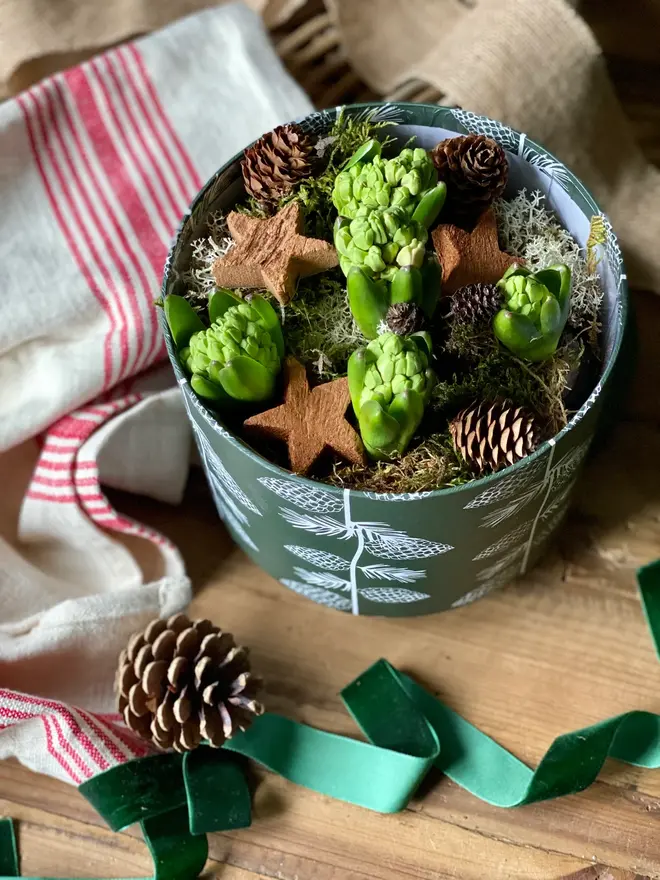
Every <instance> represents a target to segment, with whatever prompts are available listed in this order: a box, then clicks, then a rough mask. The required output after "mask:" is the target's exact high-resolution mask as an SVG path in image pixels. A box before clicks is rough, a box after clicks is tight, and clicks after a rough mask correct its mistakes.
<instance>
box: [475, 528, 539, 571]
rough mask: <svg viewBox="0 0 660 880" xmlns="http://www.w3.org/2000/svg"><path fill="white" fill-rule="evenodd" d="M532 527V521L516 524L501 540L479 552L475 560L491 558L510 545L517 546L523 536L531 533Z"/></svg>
mask: <svg viewBox="0 0 660 880" xmlns="http://www.w3.org/2000/svg"><path fill="white" fill-rule="evenodd" d="M530 527H531V522H524V523H521V525H519V526H516V528H515V529H513V530H512V531H510V532H507V534H506V535H503V536H502V537H501V538H499V540H497V541H495V543H494V544H491V545H490V546H489V547H485V548H484V549H483V550H482V551H481V552H480V553H477V555H476V556H475V557H474V561H475V562H477V561H478V560H479V559H490V557H491V556H497V555H498V554H499V553H502V552H503V551H504V550H508V549H509V547H513V546H515V545H516V544H517V543H518V542H519V541H520V540H521V539H522V538H523V537H525V536H527V535H528V534H529V530H530Z"/></svg>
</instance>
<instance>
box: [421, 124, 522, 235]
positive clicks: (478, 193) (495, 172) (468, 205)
mask: <svg viewBox="0 0 660 880" xmlns="http://www.w3.org/2000/svg"><path fill="white" fill-rule="evenodd" d="M431 158H432V159H433V164H434V165H435V167H436V168H437V170H438V179H439V180H444V182H445V183H446V184H447V201H446V202H445V206H444V209H443V212H442V222H443V223H455V224H456V225H458V226H465V227H469V226H471V225H473V224H474V223H475V222H476V221H477V220H478V218H479V217H480V216H481V214H483V212H484V211H485V210H486V208H488V206H489V205H490V204H491V203H492V202H493V200H494V199H497V198H499V197H500V196H501V195H502V193H503V192H504V188H505V187H506V182H507V179H508V177H509V163H508V161H507V158H506V153H505V152H504V150H503V149H502V147H501V146H500V145H499V144H498V143H497V142H496V141H494V140H492V139H491V138H487V137H485V136H484V135H482V134H468V135H465V136H461V137H454V138H448V139H447V140H444V141H440V143H439V144H438V145H437V146H436V147H434V148H433V149H432V150H431Z"/></svg>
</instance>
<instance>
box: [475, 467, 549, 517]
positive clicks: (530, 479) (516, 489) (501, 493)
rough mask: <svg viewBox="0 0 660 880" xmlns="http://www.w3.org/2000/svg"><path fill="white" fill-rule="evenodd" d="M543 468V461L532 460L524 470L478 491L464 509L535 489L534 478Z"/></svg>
mask: <svg viewBox="0 0 660 880" xmlns="http://www.w3.org/2000/svg"><path fill="white" fill-rule="evenodd" d="M544 470H545V467H544V463H543V462H534V464H532V465H529V467H527V468H525V470H524V471H522V472H520V473H517V474H513V475H512V476H510V477H504V478H503V479H501V480H498V482H497V483H496V484H495V485H494V486H492V487H490V488H488V489H486V490H485V491H484V492H480V493H479V495H477V496H476V497H475V498H473V499H472V500H471V501H470V502H469V503H468V504H466V505H465V510H473V509H474V508H477V507H486V506H489V505H491V504H497V502H498V501H506V500H507V499H509V498H514V499H515V498H517V496H518V495H520V493H521V492H525V491H526V490H535V489H536V485H534V483H535V480H536V479H537V477H539V476H540V475H541V474H542V473H543V471H544Z"/></svg>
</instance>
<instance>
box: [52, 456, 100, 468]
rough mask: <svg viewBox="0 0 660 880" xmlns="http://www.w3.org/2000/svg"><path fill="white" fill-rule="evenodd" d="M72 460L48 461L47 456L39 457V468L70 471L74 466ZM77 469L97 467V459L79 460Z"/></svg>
mask: <svg viewBox="0 0 660 880" xmlns="http://www.w3.org/2000/svg"><path fill="white" fill-rule="evenodd" d="M72 463H73V462H72V461H47V460H46V459H45V458H43V457H42V458H40V459H39V464H38V465H37V470H44V471H70V470H71V466H72ZM75 464H76V470H89V469H90V468H92V469H93V468H96V467H97V464H96V462H95V461H77V462H76V463H75Z"/></svg>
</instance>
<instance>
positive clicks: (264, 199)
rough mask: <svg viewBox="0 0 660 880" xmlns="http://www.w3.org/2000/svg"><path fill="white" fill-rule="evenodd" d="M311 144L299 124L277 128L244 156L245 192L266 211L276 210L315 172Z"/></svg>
mask: <svg viewBox="0 0 660 880" xmlns="http://www.w3.org/2000/svg"><path fill="white" fill-rule="evenodd" d="M312 158H313V150H312V144H311V141H310V140H309V138H308V137H307V135H306V134H305V133H304V131H303V130H302V129H301V128H300V126H298V125H278V126H277V128H275V129H273V131H269V132H267V133H266V134H265V135H263V136H262V137H260V138H259V140H258V141H257V142H256V143H255V144H253V145H252V146H251V147H248V149H247V150H245V152H244V153H243V161H242V163H241V168H242V171H243V181H244V183H245V189H246V190H247V191H248V193H249V194H250V195H251V196H253V197H254V198H255V199H256V200H257V201H258V202H259V204H260V205H262V206H263V207H264V208H267V209H271V208H274V207H275V205H276V204H277V202H278V201H279V200H280V199H281V198H282V196H285V195H286V194H287V193H288V192H289V190H290V189H291V188H292V187H293V186H294V184H296V183H298V181H299V180H303V179H304V178H305V177H309V176H310V174H311V173H312Z"/></svg>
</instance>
